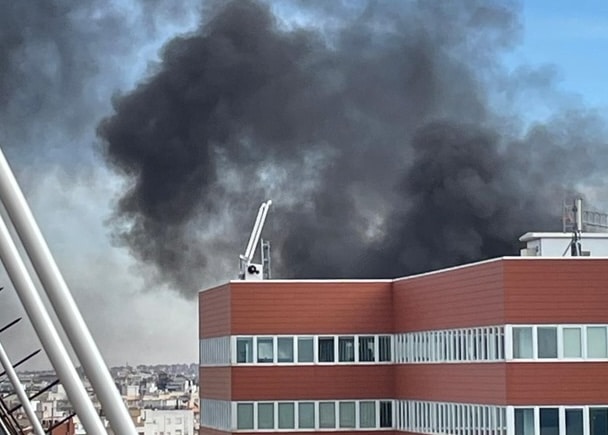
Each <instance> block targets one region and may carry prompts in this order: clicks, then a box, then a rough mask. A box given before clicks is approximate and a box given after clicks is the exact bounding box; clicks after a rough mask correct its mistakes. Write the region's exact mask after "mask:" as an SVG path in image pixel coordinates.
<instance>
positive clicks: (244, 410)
mask: <svg viewBox="0 0 608 435" xmlns="http://www.w3.org/2000/svg"><path fill="white" fill-rule="evenodd" d="M236 427H237V429H253V404H252V403H237V405H236Z"/></svg>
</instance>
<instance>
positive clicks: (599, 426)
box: [512, 406, 608, 435]
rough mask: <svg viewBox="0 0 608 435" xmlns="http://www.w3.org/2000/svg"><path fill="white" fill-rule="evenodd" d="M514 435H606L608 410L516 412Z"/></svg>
mask: <svg viewBox="0 0 608 435" xmlns="http://www.w3.org/2000/svg"><path fill="white" fill-rule="evenodd" d="M513 414H514V416H513V427H514V429H513V431H512V433H513V435H606V434H607V433H608V407H604V406H580V407H575V406H572V407H570V406H568V407H564V406H560V407H530V408H515V410H514V412H513Z"/></svg>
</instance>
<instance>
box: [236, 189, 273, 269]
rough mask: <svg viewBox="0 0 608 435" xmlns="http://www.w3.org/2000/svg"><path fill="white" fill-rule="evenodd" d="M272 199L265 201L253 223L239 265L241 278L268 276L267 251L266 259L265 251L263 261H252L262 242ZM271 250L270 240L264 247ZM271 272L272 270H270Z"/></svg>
mask: <svg viewBox="0 0 608 435" xmlns="http://www.w3.org/2000/svg"><path fill="white" fill-rule="evenodd" d="M271 204H272V201H270V200H268V201H266V202H263V203H262V205H261V206H260V209H259V210H258V215H257V217H256V218H255V223H254V224H253V230H252V231H251V236H250V237H249V243H247V248H245V253H244V254H243V255H241V256H239V260H240V265H239V279H250V280H251V279H260V280H261V279H264V278H266V277H268V275H266V276H265V271H264V264H265V263H266V262H267V261H268V256H267V255H268V254H267V253H266V261H264V260H265V255H264V252H263V253H262V262H261V263H252V261H253V257H254V255H255V251H256V249H257V246H258V243H259V242H260V236H261V235H262V229H263V228H264V222H266V215H267V214H268V209H269V208H270V205H271ZM262 249H266V250H269V249H270V248H269V245H268V242H266V243H265V244H264V243H263V248H262ZM268 272H270V271H268Z"/></svg>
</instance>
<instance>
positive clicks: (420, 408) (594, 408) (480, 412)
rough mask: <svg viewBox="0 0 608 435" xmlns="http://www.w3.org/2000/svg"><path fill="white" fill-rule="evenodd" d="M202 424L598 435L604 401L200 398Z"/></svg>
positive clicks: (466, 434)
mask: <svg viewBox="0 0 608 435" xmlns="http://www.w3.org/2000/svg"><path fill="white" fill-rule="evenodd" d="M200 423H201V427H206V428H212V429H216V430H221V431H225V432H269V431H275V432H281V431H283V432H297V431H302V432H310V431H357V430H361V431H373V430H376V431H383V430H397V431H403V432H414V433H421V434H429V435H440V434H455V435H477V434H484V435H547V434H549V435H597V434H600V433H601V434H604V433H605V431H606V428H607V427H608V426H607V425H608V405H606V404H604V405H601V404H598V405H554V406H497V405H488V404H471V403H453V402H432V401H417V400H391V399H386V400H366V399H361V400H334V401H332V400H299V401H289V400H285V401H246V402H230V401H221V400H210V399H202V400H201V421H200Z"/></svg>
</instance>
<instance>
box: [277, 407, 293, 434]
mask: <svg viewBox="0 0 608 435" xmlns="http://www.w3.org/2000/svg"><path fill="white" fill-rule="evenodd" d="M294 424H295V419H294V406H293V403H279V429H293V428H294V427H295V426H294Z"/></svg>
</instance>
